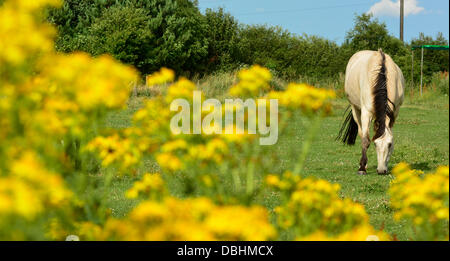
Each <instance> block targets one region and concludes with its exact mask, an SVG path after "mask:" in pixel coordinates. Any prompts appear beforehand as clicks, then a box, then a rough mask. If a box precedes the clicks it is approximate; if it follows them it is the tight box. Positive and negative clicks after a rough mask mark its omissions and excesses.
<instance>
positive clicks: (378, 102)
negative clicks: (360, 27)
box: [372, 49, 394, 140]
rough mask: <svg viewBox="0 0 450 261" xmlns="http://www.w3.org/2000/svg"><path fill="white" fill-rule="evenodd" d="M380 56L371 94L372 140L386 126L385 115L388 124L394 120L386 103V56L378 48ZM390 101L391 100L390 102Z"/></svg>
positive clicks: (380, 134)
mask: <svg viewBox="0 0 450 261" xmlns="http://www.w3.org/2000/svg"><path fill="white" fill-rule="evenodd" d="M378 52H379V53H380V56H381V62H380V70H379V71H378V74H377V77H376V79H375V82H374V85H373V89H372V94H373V97H374V98H373V105H374V108H375V115H374V116H375V117H374V125H373V126H374V130H375V135H374V136H373V138H372V140H375V139H377V138H379V137H380V136H382V135H383V134H384V130H385V128H386V116H388V117H389V119H390V124H393V122H394V113H393V112H392V110H391V108H390V107H389V105H388V101H389V102H391V101H390V100H389V98H388V95H387V94H388V93H387V77H386V73H387V72H386V56H385V54H384V53H383V51H382V50H381V49H379V50H378ZM391 103H392V102H391Z"/></svg>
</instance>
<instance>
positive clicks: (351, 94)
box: [345, 50, 381, 108]
mask: <svg viewBox="0 0 450 261" xmlns="http://www.w3.org/2000/svg"><path fill="white" fill-rule="evenodd" d="M380 60H381V57H380V56H379V53H378V52H376V51H369V50H364V51H359V52H357V53H355V54H354V55H353V56H352V57H351V58H350V60H349V62H348V64H347V68H346V71H345V93H346V95H347V98H348V100H349V101H350V103H351V104H352V105H354V106H356V107H358V108H361V107H362V106H363V105H364V104H367V106H369V107H370V104H371V102H370V97H371V88H370V86H371V85H373V81H374V79H375V77H374V76H373V74H372V73H371V72H372V71H373V70H374V69H375V68H373V67H374V66H376V64H379V61H380ZM377 62H378V63H377ZM366 100H367V101H366Z"/></svg>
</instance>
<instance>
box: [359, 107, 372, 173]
mask: <svg viewBox="0 0 450 261" xmlns="http://www.w3.org/2000/svg"><path fill="white" fill-rule="evenodd" d="M369 129H370V112H368V111H367V110H365V109H362V110H361V129H360V135H361V148H362V151H361V154H362V155H361V160H360V161H359V169H358V174H360V175H365V174H367V172H366V168H367V149H368V148H369V145H370V133H369Z"/></svg>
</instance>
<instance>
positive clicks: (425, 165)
mask: <svg viewBox="0 0 450 261" xmlns="http://www.w3.org/2000/svg"><path fill="white" fill-rule="evenodd" d="M410 166H411V168H412V169H418V170H422V171H429V170H431V167H430V166H429V162H418V163H412V164H410Z"/></svg>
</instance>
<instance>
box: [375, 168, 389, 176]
mask: <svg viewBox="0 0 450 261" xmlns="http://www.w3.org/2000/svg"><path fill="white" fill-rule="evenodd" d="M387 172H388V171H387V169H384V170H378V169H377V173H378V175H386V174H387Z"/></svg>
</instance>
